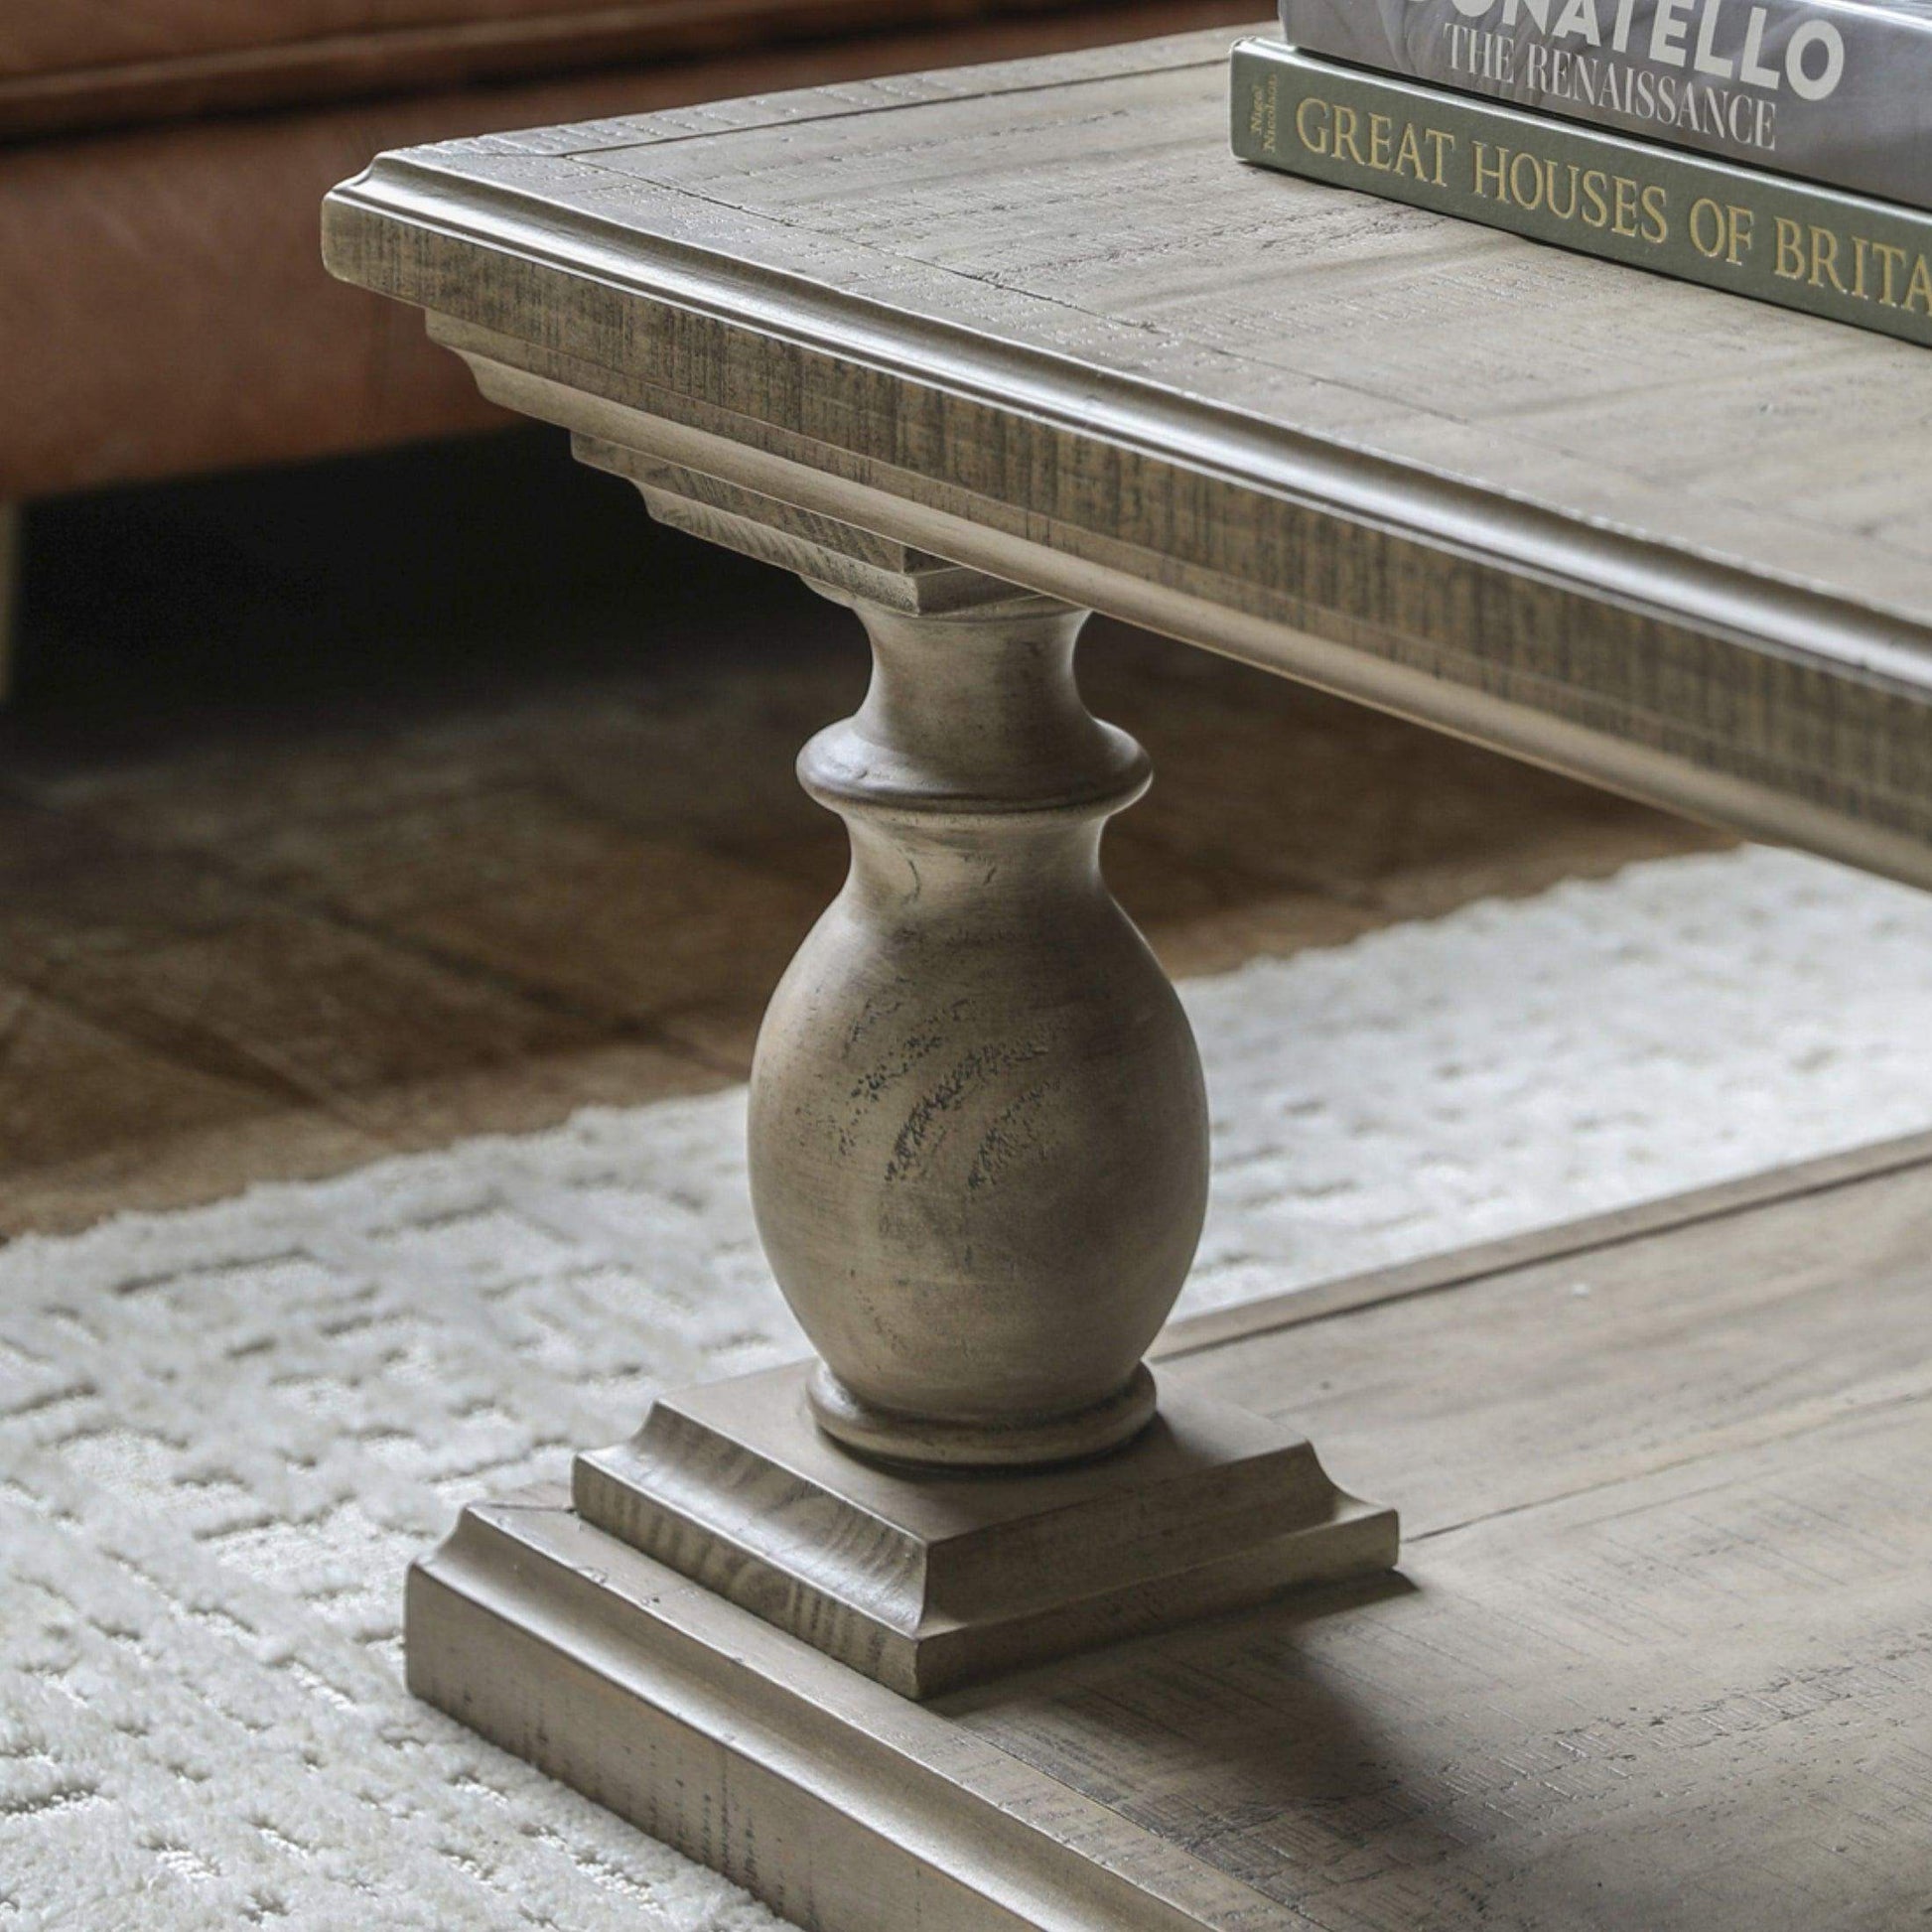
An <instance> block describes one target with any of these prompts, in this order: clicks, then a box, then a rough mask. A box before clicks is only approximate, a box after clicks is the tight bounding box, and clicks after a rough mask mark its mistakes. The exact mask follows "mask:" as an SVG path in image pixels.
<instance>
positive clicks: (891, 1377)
mask: <svg viewBox="0 0 1932 1932" xmlns="http://www.w3.org/2000/svg"><path fill="white" fill-rule="evenodd" d="M990 589H991V590H992V591H993V594H994V601H991V602H989V603H986V604H983V605H980V606H978V607H977V608H971V609H966V610H957V611H951V612H947V613H945V614H943V615H939V616H922V615H912V614H907V613H905V612H903V611H895V610H891V609H889V608H887V607H886V606H884V605H882V604H878V603H874V602H870V601H868V600H865V599H861V598H850V599H847V600H846V601H848V602H850V603H851V604H852V606H853V608H854V609H855V610H856V611H857V612H858V614H859V617H860V618H861V620H862V621H864V623H865V626H866V629H867V631H868V632H869V633H870V635H871V638H872V644H873V654H874V660H873V661H874V673H873V683H872V689H871V691H870V693H869V694H868V696H867V698H866V702H865V704H864V706H863V707H862V708H861V710H860V711H859V714H858V716H857V717H855V718H852V719H849V720H847V721H846V722H845V723H844V724H840V725H835V726H833V727H832V728H831V729H830V730H829V731H826V732H823V733H821V734H820V736H819V737H818V738H816V739H814V740H813V741H812V743H811V744H810V745H809V746H807V747H806V749H805V752H804V755H803V757H802V758H801V759H800V760H799V772H800V775H801V777H802V778H803V781H804V783H805V786H806V789H807V790H809V791H810V792H811V794H812V796H813V797H814V798H816V799H818V800H819V801H820V802H821V803H822V804H825V805H828V806H830V807H831V808H832V809H833V810H834V811H837V812H839V813H840V814H841V815H842V816H843V817H844V818H845V819H846V821H847V824H848V826H849V828H850V830H851V835H852V872H851V876H850V878H849V879H848V881H847V884H846V888H845V891H844V892H843V893H842V894H841V895H840V896H839V898H838V900H837V902H836V903H835V904H834V905H833V906H832V907H831V909H830V910H829V911H828V912H827V913H826V914H825V916H824V918H823V919H822V920H821V921H820V922H819V924H818V926H817V928H816V929H815V930H814V932H813V933H812V935H811V937H810V938H809V939H808V940H807V941H806V943H805V946H804V948H803V950H802V951H801V952H800V953H799V955H798V957H797V959H796V961H795V962H794V963H793V965H792V967H791V970H790V971H789V972H788V973H787V974H786V976H785V979H784V982H783V984H782V985H781V986H780V987H779V988H778V992H777V995H776V997H775V998H774V999H773V1001H772V1003H771V1007H770V1011H769V1013H768V1014H767V1015H766V1018H765V1022H764V1028H763V1031H762V1033H761V1034H760V1035H759V1049H758V1057H757V1062H756V1065H755V1067H754V1071H753V1075H752V1109H751V1172H752V1192H753V1199H754V1202H755V1204H756V1207H757V1211H758V1221H759V1232H760V1234H761V1235H762V1237H763V1240H764V1245H765V1251H766V1253H767V1254H768V1256H769V1257H770V1261H771V1265H772V1268H773V1269H774V1271H775V1272H776V1274H777V1278H778V1282H779V1285H780V1286H781V1287H782V1288H783V1290H784V1292H785V1296H786V1299H787V1300H788V1301H789V1302H790V1304H791V1306H792V1309H793V1310H794V1311H795V1312H796V1313H797V1315H798V1318H799V1320H800V1321H801V1322H802V1323H803V1325H804V1328H805V1331H806V1333H807V1334H808V1335H810V1337H811V1339H812V1343H813V1345H814V1347H816V1348H817V1350H818V1353H819V1357H820V1366H819V1367H818V1369H817V1371H816V1372H815V1374H814V1376H813V1379H812V1385H811V1398H810V1399H811V1405H812V1411H813V1414H814V1415H815V1416H816V1418H817V1420H818V1423H819V1425H820V1427H821V1428H823V1429H824V1430H826V1431H827V1432H828V1433H830V1434H831V1435H833V1436H835V1437H836V1438H838V1439H839V1441H840V1442H842V1443H844V1444H845V1445H847V1446H848V1447H849V1448H852V1449H858V1450H860V1451H862V1452H864V1453H867V1454H871V1455H875V1456H880V1457H886V1458H889V1459H892V1460H896V1461H900V1462H908V1463H952V1464H960V1465H981V1466H996V1465H1007V1466H1012V1465H1024V1464H1032V1465H1038V1464H1043V1463H1049V1462H1056V1461H1066V1460H1069V1459H1073V1458H1077V1457H1082V1456H1089V1455H1094V1454H1098V1453H1101V1452H1103V1451H1105V1450H1107V1449H1114V1448H1116V1447H1117V1446H1119V1445H1120V1444H1122V1443H1124V1442H1126V1441H1128V1440H1129V1439H1130V1438H1132V1437H1133V1436H1135V1435H1136V1434H1138V1433H1139V1432H1140V1431H1141V1430H1142V1429H1143V1428H1145V1426H1146V1425H1147V1423H1148V1422H1149V1420H1150V1419H1151V1418H1152V1416H1153V1414H1154V1406H1155V1398H1154V1384H1153V1379H1152V1377H1151V1376H1150V1375H1149V1373H1148V1371H1147V1369H1146V1368H1145V1367H1144V1366H1143V1365H1142V1361H1141V1357H1142V1355H1143V1353H1144V1352H1145V1351H1146V1349H1147V1346H1148V1344H1149V1343H1150V1342H1151V1341H1152V1340H1153V1339H1154V1336H1155V1333H1156V1331H1157V1330H1158V1329H1159V1328H1160V1326H1161V1324H1162V1322H1163V1321H1164V1320H1165V1319H1166V1318H1167V1315H1168V1312H1169V1311H1170V1310H1171V1309H1172V1308H1173V1303H1174V1298H1175V1297H1176V1296H1177V1295H1178V1294H1179V1292H1180V1287H1181V1284H1182V1282H1183V1281H1184V1279H1185V1277H1186V1273H1187V1267H1188V1264H1189V1262H1190V1261H1191V1260H1192V1258H1193V1253H1194V1246H1195V1242H1196V1240H1197V1239H1198V1237H1199V1234H1200V1226H1201V1217H1202V1214H1203V1211H1204V1209H1205V1206H1206V1200H1207V1101H1206V1094H1205V1092H1204V1090H1203V1088H1202V1084H1201V1073H1200V1062H1199V1060H1198V1058H1197V1057H1196V1055H1195V1052H1194V1042H1193V1036H1192V1035H1191V1034H1190V1033H1189V1031H1188V1027H1187V1022H1186V1019H1185V1017H1184V1016H1183V1015H1182V1013H1181V1010H1180V1003H1179V1002H1178V1001H1177V1000H1176V999H1175V998H1174V995H1173V989H1172V988H1171V987H1170V986H1169V984H1168V981H1167V978H1166V976H1165V975H1164V974H1163V973H1162V971H1161V969H1160V967H1159V966H1158V965H1157V964H1156V962H1155V960H1154V957H1153V955H1152V954H1151V953H1150V952H1149V951H1148V948H1147V946H1146V943H1145V942H1144V941H1143V940H1142V938H1141V936H1140V934H1139V933H1138V932H1136V931H1135V929H1134V927H1133V926H1132V924H1131V923H1130V922H1129V921H1128V919H1127V917H1126V915H1125V914H1124V913H1123V912H1122V911H1121V909H1120V907H1119V906H1118V905H1117V904H1116V903H1115V902H1114V899H1113V897H1112V895H1111V894H1109V892H1108V891H1107V888H1106V886H1105V884H1104V883H1103V881H1102V879H1101V876H1100V865H1099V846H1100V833H1101V827H1102V825H1103V823H1104V821H1105V819H1106V817H1107V815H1108V814H1109V813H1111V812H1114V811H1118V810H1119V809H1120V808H1121V807H1122V806H1124V805H1128V804H1131V803H1132V802H1133V801H1134V800H1135V799H1136V798H1137V797H1139V795H1140V794H1141V792H1142V791H1143V790H1144V789H1145V788H1146V785H1147V781H1148V768H1147V759H1146V755H1145V754H1144V753H1143V752H1142V751H1141V749H1140V747H1139V746H1137V745H1136V744H1135V743H1134V742H1133V741H1132V740H1131V739H1129V738H1127V737H1126V736H1125V735H1124V734H1122V733H1120V732H1118V731H1115V730H1113V729H1112V728H1111V727H1109V726H1106V725H1102V724H1100V723H1098V722H1097V721H1096V720H1095V719H1094V718H1093V717H1091V716H1090V715H1089V713H1088V712H1087V710H1086V707H1085V706H1084V705H1083V704H1082V703H1081V701H1080V697H1079V693H1078V691H1077V690H1076V688H1075V685H1074V681H1073V646H1074V640H1075V637H1076V636H1077V634H1078V631H1079V628H1080V624H1081V622H1082V621H1083V619H1084V617H1085V615H1086V614H1085V613H1084V612H1080V611H1073V610H1069V609H1067V608H1066V607H1064V606H1062V605H1057V604H1054V603H1051V602H1049V601H1047V600H1045V599H1040V598H1032V597H1026V596H1022V595H1019V594H1015V593H1009V592H1006V591H1005V590H1004V587H990Z"/></svg>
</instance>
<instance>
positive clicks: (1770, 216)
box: [1232, 40, 1932, 346]
mask: <svg viewBox="0 0 1932 1932" xmlns="http://www.w3.org/2000/svg"><path fill="white" fill-rule="evenodd" d="M1232 113H1233V128H1234V152H1235V153H1236V154H1237V155H1238V156H1239V157H1240V158H1241V159H1242V160H1243V161H1255V162H1260V163H1261V164H1262V165H1263V166H1264V167H1269V168H1280V169H1282V170H1284V171H1285V172H1287V173H1289V174H1293V175H1306V176H1308V177H1310V178H1311V180H1314V181H1322V182H1329V183H1332V184H1333V185H1334V186H1335V187H1337V188H1354V189H1359V190H1361V191H1362V192H1364V193H1365V194H1370V195H1380V196H1383V197H1385V198H1387V199H1389V200H1392V201H1398V202H1409V203H1413V204H1414V205H1415V206H1416V207H1425V208H1432V209H1434V210H1435V211H1436V212H1437V213H1439V214H1454V215H1460V216H1462V217H1463V218H1464V219H1467V220H1471V221H1481V222H1485V223H1487V224H1488V225H1489V226H1490V227H1495V228H1507V229H1508V230H1510V232H1511V233H1514V234H1520V235H1527V236H1529V237H1530V238H1531V239H1532V240H1535V241H1549V242H1555V243H1557V244H1558V245H1559V246H1560V247H1566V248H1576V249H1580V250H1582V251H1583V252H1584V253H1586V254H1591V255H1601V256H1604V257H1606V258H1607V259H1608V260H1610V261H1617V262H1627V263H1628V264H1630V265H1631V266H1632V267H1634V268H1648V269H1654V270H1656V271H1657V272H1658V273H1660V274H1664V275H1676V276H1679V277H1681V278H1682V279H1683V280H1685V281H1689V282H1702V283H1704V284H1705V285H1706V286H1707V287H1710V288H1715V289H1724V290H1726V291H1728V292H1729V293H1731V294H1733V295H1748V296H1754V297H1755V298H1756V299H1757V300H1758V301H1760V302H1774V303H1777V304H1778V305H1779V306H1780V307H1782V308H1786V309H1799V310H1803V311H1804V312H1805V313H1807V314H1809V315H1818V316H1829V317H1831V318H1832V320H1834V321H1836V322H1849V323H1852V324H1854V325H1855V326H1856V327H1858V328H1861V329H1873V330H1876V331H1878V332H1879V333H1880V334H1882V335H1887V336H1897V337H1899V338H1901V339H1902V340H1904V341H1905V342H1908V343H1920V344H1923V345H1927V346H1932V215H1928V214H1924V213H1920V212H1918V211H1916V210H1914V209H1910V208H1904V207H1894V206H1892V205H1891V204H1889V203H1886V202H1878V201H1873V200H1870V199H1869V198H1868V197H1865V196H1861V195H1849V194H1846V193H1844V192H1842V191H1840V190H1837V189H1830V188H1819V187H1814V186H1812V185H1810V184H1809V183H1805V182H1798V181H1792V180H1789V179H1787V178H1785V177H1782V176H1778V175H1767V174H1759V173H1757V172H1756V171H1755V170H1753V169H1749V168H1738V167H1733V166H1732V165H1730V164H1729V163H1727V162H1723V161H1716V160H1711V159H1707V158H1706V157H1704V156H1701V155H1694V154H1686V153H1682V152H1679V151H1676V150H1673V149H1670V148H1665V147H1660V146H1658V145H1656V144H1655V143H1652V142H1648V141H1641V140H1635V139H1632V138H1631V137H1630V136H1628V135H1623V134H1611V133H1603V132H1599V131H1597V130H1596V129H1594V128H1588V127H1584V126H1580V125H1577V124H1575V123H1571V122H1565V121H1550V120H1545V119H1543V118H1542V117H1540V116H1538V115H1535V114H1526V113H1523V112H1521V111H1520V110H1518V109H1516V108H1512V107H1505V106H1501V105H1499V104H1497V103H1495V102H1492V101H1487V100H1482V99H1478V98H1475V97H1473V96H1468V95H1462V94H1455V93H1449V92H1447V91H1445V90H1443V89H1440V88H1436V87H1430V86H1426V85H1422V84H1419V83H1417V82H1415V81H1410V80H1398V79H1394V78H1390V77H1387V76H1384V75H1382V74H1375V73H1368V72H1365V71H1362V70H1360V69H1354V68H1347V67H1342V66H1339V65H1337V64H1335V63H1333V62H1328V61H1321V60H1317V59H1315V58H1314V57H1313V56H1311V55H1307V54H1302V53H1299V52H1297V51H1296V50H1295V49H1293V48H1290V47H1285V46H1283V45H1282V44H1281V43H1280V42H1279V41H1259V40H1253V41H1243V42H1241V43H1240V44H1239V45H1238V46H1237V47H1236V48H1235V50H1234V59H1233V99H1232Z"/></svg>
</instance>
